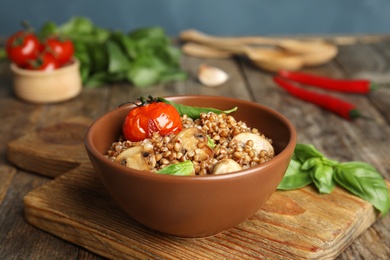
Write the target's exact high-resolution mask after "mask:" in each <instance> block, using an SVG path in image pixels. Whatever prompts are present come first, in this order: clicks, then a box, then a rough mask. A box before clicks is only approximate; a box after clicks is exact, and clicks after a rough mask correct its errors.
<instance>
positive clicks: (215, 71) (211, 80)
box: [198, 64, 229, 87]
mask: <svg viewBox="0 0 390 260" xmlns="http://www.w3.org/2000/svg"><path fill="white" fill-rule="evenodd" d="M228 79H229V75H228V74H227V73H226V72H225V71H223V70H221V69H219V68H217V67H213V66H209V65H206V64H201V65H200V66H199V68H198V80H199V81H200V82H201V83H202V84H203V85H205V86H207V87H216V86H219V85H221V84H223V83H225V82H226V81H227V80H228Z"/></svg>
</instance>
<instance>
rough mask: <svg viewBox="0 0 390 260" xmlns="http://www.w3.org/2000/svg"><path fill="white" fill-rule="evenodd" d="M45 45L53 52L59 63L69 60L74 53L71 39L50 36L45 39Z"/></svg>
mask: <svg viewBox="0 0 390 260" xmlns="http://www.w3.org/2000/svg"><path fill="white" fill-rule="evenodd" d="M45 45H46V46H47V47H48V48H49V50H50V51H51V52H53V54H54V57H55V58H56V59H57V61H58V64H59V65H63V64H65V63H67V62H69V61H70V60H71V59H72V57H73V54H74V46H73V43H72V41H71V40H69V39H62V38H59V37H50V38H47V39H46V40H45Z"/></svg>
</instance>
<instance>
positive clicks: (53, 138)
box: [7, 117, 92, 177]
mask: <svg viewBox="0 0 390 260" xmlns="http://www.w3.org/2000/svg"><path fill="white" fill-rule="evenodd" d="M91 122H92V120H91V119H88V118H85V117H74V118H70V119H67V120H64V121H63V122H60V123H57V124H54V125H50V126H47V127H44V128H42V129H39V130H37V131H34V132H31V133H29V134H27V135H25V136H23V137H21V138H19V139H17V140H14V141H12V142H9V143H8V150H7V158H8V160H9V161H10V162H11V163H13V164H14V165H16V166H17V167H19V168H21V169H24V170H26V171H30V172H34V173H39V174H42V175H45V176H49V177H56V176H58V175H61V174H63V173H65V172H67V171H69V170H71V169H74V168H76V167H77V166H79V165H80V164H81V163H84V162H88V161H89V159H88V156H87V154H86V151H85V147H84V142H83V140H84V135H85V133H86V130H87V128H88V126H89V124H90V123H91Z"/></svg>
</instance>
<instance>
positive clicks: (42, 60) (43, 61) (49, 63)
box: [24, 51, 59, 71]
mask: <svg viewBox="0 0 390 260" xmlns="http://www.w3.org/2000/svg"><path fill="white" fill-rule="evenodd" d="M58 67H59V64H58V61H57V59H56V58H55V57H54V55H53V54H52V53H51V52H48V51H43V52H41V53H40V54H39V56H38V57H37V58H36V59H35V60H30V61H28V62H27V64H25V65H24V68H25V69H29V70H42V71H52V70H55V69H57V68H58Z"/></svg>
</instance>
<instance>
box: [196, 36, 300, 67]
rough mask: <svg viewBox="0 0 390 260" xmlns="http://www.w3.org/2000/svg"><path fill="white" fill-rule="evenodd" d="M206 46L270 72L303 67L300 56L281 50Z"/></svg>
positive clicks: (238, 46)
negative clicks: (241, 58)
mask: <svg viewBox="0 0 390 260" xmlns="http://www.w3.org/2000/svg"><path fill="white" fill-rule="evenodd" d="M192 46H194V45H192ZM195 46H196V45H195ZM208 46H209V47H213V48H215V49H218V50H222V51H225V52H226V51H228V52H230V53H233V54H235V55H244V56H246V57H248V59H249V60H251V62H252V63H253V64H254V65H256V66H258V67H260V68H263V69H267V70H271V71H277V70H279V69H286V70H298V69H300V68H301V67H302V66H303V60H302V58H301V56H300V55H297V54H291V53H287V52H286V51H283V50H277V49H271V48H251V47H249V46H246V45H227V44H214V43H210V45H208ZM201 48H203V50H204V48H205V47H204V46H202V47H201Z"/></svg>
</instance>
